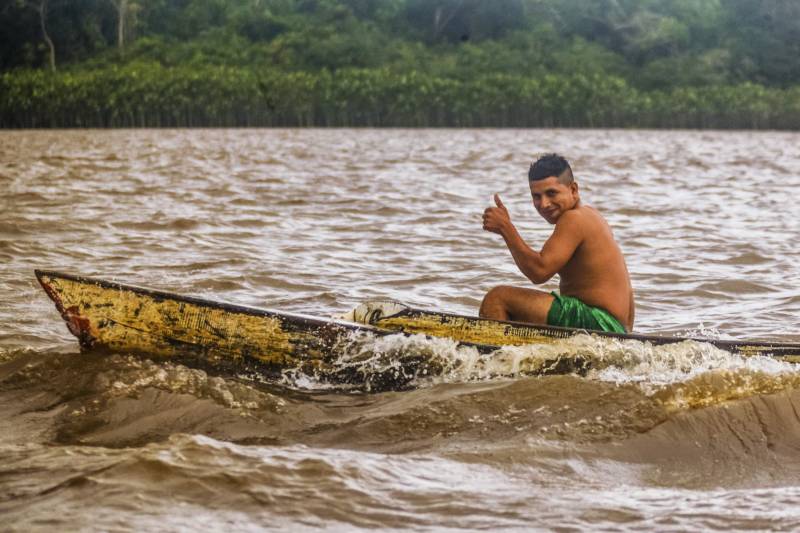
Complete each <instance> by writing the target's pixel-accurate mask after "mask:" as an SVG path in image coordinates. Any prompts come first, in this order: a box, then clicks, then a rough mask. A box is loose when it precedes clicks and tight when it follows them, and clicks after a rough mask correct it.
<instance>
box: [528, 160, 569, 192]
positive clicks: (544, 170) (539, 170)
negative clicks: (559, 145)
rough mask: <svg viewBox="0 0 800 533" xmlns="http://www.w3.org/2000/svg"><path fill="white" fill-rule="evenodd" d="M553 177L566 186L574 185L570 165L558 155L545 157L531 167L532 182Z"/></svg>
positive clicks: (529, 175) (530, 178)
mask: <svg viewBox="0 0 800 533" xmlns="http://www.w3.org/2000/svg"><path fill="white" fill-rule="evenodd" d="M551 176H555V177H557V178H558V181H559V182H561V183H563V184H564V185H568V184H570V183H572V181H573V179H574V178H573V177H572V168H570V166H569V163H567V160H566V159H564V158H563V157H561V156H560V155H558V154H545V155H543V156H542V157H540V158H539V159H537V160H536V162H534V163H533V164H532V165H531V169H530V170H529V171H528V179H529V180H530V181H539V180H543V179H546V178H549V177H551Z"/></svg>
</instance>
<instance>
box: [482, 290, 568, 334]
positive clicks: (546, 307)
mask: <svg viewBox="0 0 800 533" xmlns="http://www.w3.org/2000/svg"><path fill="white" fill-rule="evenodd" d="M554 299H555V298H553V295H552V294H550V293H549V292H544V291H538V290H536V289H522V288H520V287H510V286H508V285H500V286H499V287H495V288H493V289H492V290H490V291H489V292H487V293H486V296H484V298H483V302H482V303H481V309H480V311H479V314H480V316H481V317H483V318H491V319H493V320H514V321H517V322H530V323H532V324H547V313H548V312H549V311H550V306H551V305H552V304H553V300H554Z"/></svg>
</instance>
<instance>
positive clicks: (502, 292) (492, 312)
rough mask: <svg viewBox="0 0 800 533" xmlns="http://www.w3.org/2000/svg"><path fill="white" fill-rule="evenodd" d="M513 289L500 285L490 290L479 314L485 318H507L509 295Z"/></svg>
mask: <svg viewBox="0 0 800 533" xmlns="http://www.w3.org/2000/svg"><path fill="white" fill-rule="evenodd" d="M511 289H513V287H510V286H508V285H498V286H497V287H493V288H491V289H489V292H487V293H486V296H484V297H483V302H481V308H480V310H479V311H478V314H479V315H480V316H482V317H484V318H505V317H506V316H508V305H507V301H508V295H509V293H510V292H511Z"/></svg>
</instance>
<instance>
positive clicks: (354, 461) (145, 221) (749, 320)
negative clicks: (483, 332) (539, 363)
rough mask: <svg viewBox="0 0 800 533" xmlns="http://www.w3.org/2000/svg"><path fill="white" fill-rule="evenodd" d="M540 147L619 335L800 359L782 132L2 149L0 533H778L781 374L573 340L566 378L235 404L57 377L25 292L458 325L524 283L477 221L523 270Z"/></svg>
mask: <svg viewBox="0 0 800 533" xmlns="http://www.w3.org/2000/svg"><path fill="white" fill-rule="evenodd" d="M546 151H558V152H561V153H563V154H565V155H566V156H567V157H569V158H570V160H571V162H572V164H573V168H574V171H575V174H576V176H577V179H578V181H579V185H580V187H581V191H582V195H583V199H584V201H585V202H586V203H589V204H590V205H593V206H595V207H597V208H598V209H599V210H600V211H601V212H603V214H605V215H606V217H607V218H608V220H609V222H610V223H611V226H612V227H613V229H614V232H615V235H616V237H617V239H618V240H619V242H620V244H621V247H622V249H623V251H624V253H625V256H626V258H627V261H628V266H629V269H630V271H631V274H632V277H633V284H634V288H635V290H636V294H637V303H638V306H637V321H636V326H635V329H636V331H637V332H641V333H659V334H666V335H678V334H681V335H699V336H705V337H708V338H733V339H743V338H754V339H762V340H764V339H778V340H782V341H787V342H800V266H798V265H800V251H798V246H797V242H798V236H800V208H798V207H797V201H798V192H797V191H798V189H800V135H798V134H794V133H775V132H759V133H750V132H690V131H601V130H553V131H551V130H131V131H124V130H120V131H30V132H28V131H16V132H9V131H6V132H0V412H1V415H0V456H2V458H3V460H2V462H0V515H2V517H3V518H2V528H0V529H3V530H10V531H29V530H54V529H61V530H106V531H124V530H159V531H189V530H196V529H206V530H208V529H233V530H242V531H249V530H253V531H256V530H264V529H275V530H314V529H328V530H359V529H364V530H367V529H374V528H380V529H397V530H399V529H412V530H460V529H467V530H475V529H491V530H496V529H504V530H521V531H528V530H532V529H534V530H535V529H559V530H581V529H604V530H651V529H662V530H681V531H683V530H709V529H724V530H732V529H733V530H736V529H739V530H742V529H770V530H793V529H797V528H798V527H800V510H798V509H800V505H799V504H800V483H799V482H798V479H800V478H799V477H798V476H800V460H798V457H799V455H798V452H800V388H798V387H800V372H798V370H797V369H795V367H793V366H791V365H789V364H785V363H780V362H778V361H774V360H770V359H766V358H752V359H742V358H739V357H736V356H733V355H731V354H728V353H726V352H723V351H720V350H717V349H714V348H713V347H712V346H711V345H709V344H706V343H699V342H689V343H683V344H677V345H670V346H664V347H653V346H650V345H646V344H641V343H637V342H633V341H630V342H619V341H603V340H601V339H597V338H593V337H589V336H581V337H578V338H575V339H571V340H567V341H563V343H562V344H560V345H559V346H558V347H557V348H555V349H558V350H560V351H561V352H566V353H575V354H578V353H580V354H582V355H584V356H585V355H586V354H589V356H590V357H592V358H593V359H594V360H595V368H594V370H592V371H591V372H590V373H589V375H587V376H583V377H581V376H574V375H566V376H550V377H529V376H520V375H516V374H515V369H516V368H519V364H520V361H521V360H523V359H524V358H526V357H530V356H531V355H532V354H534V353H540V352H541V351H542V350H546V349H547V348H545V347H535V346H534V347H524V348H516V349H509V350H507V351H506V352H504V353H503V354H501V356H498V357H495V358H494V359H491V360H487V359H485V358H481V357H479V356H478V355H477V354H476V353H472V352H470V351H469V350H463V349H459V348H456V347H455V346H453V345H452V344H451V343H447V342H440V343H437V342H435V341H420V340H418V339H417V340H414V341H413V342H409V341H408V340H403V339H397V338H394V339H393V338H389V339H376V341H375V346H374V351H375V352H376V353H380V354H382V355H381V357H382V359H381V360H380V361H379V363H380V364H392V362H393V361H392V357H395V355H397V356H398V357H400V356H402V355H403V354H406V355H407V354H408V353H412V355H413V353H417V352H420V353H425V354H427V353H431V354H435V356H436V357H439V358H443V359H448V358H449V359H450V360H452V361H454V362H457V363H458V364H454V365H452V368H453V370H452V371H449V372H446V373H445V374H443V375H439V376H431V377H428V378H419V379H418V380H417V382H416V383H414V386H413V387H412V388H411V390H404V391H393V392H382V393H366V392H364V391H362V390H350V389H345V388H337V387H334V386H331V385H327V384H324V383H320V382H317V381H315V379H314V377H313V376H305V375H299V374H297V373H291V372H289V373H287V375H286V376H285V378H284V379H283V380H281V381H279V382H254V381H252V380H248V379H244V378H243V377H240V376H220V375H209V374H207V373H205V372H203V371H202V370H199V369H193V368H187V367H185V366H182V365H180V364H177V363H176V362H171V361H164V360H157V359H148V358H144V357H141V356H134V355H132V354H125V353H104V352H100V351H98V352H95V353H88V354H81V353H79V351H78V348H77V342H76V341H75V339H74V338H72V337H71V336H70V335H69V333H68V332H67V330H66V327H65V326H64V324H63V322H62V321H61V319H60V317H59V316H58V314H57V313H56V311H55V308H54V306H53V305H52V303H51V302H50V301H49V300H48V299H47V297H46V296H45V294H44V292H43V291H42V290H41V289H40V288H39V287H38V285H37V284H36V281H35V278H34V276H33V269H34V268H51V269H57V270H63V271H66V272H71V273H75V274H84V275H90V276H96V277H101V278H106V279H113V280H117V281H120V282H126V283H132V284H137V285H144V286H149V287H153V288H158V289H164V290H168V291H172V292H179V293H184V294H190V295H198V296H203V297H207V298H214V299H219V300H223V301H229V302H234V303H239V304H244V305H254V306H260V307H270V308H276V309H283V310H287V311H297V312H304V313H310V314H317V315H322V316H328V315H331V314H333V313H339V312H343V311H346V310H348V309H350V308H352V307H353V306H355V305H356V304H358V303H359V302H361V301H363V300H366V299H371V298H393V299H397V300H401V301H405V302H409V303H413V304H415V305H416V306H418V307H427V308H433V309H441V310H448V311H453V312H458V313H467V314H474V313H475V312H476V309H477V307H478V305H479V303H480V300H481V297H482V295H483V294H484V292H485V291H486V290H488V289H489V288H490V287H492V286H493V285H495V284H500V283H504V284H518V285H520V286H526V285H527V282H526V280H525V279H524V278H523V277H522V276H521V274H519V273H518V272H517V271H516V269H515V267H514V264H513V261H512V260H511V257H510V255H509V254H508V252H507V251H506V250H505V248H504V246H503V244H502V241H501V239H500V238H499V237H498V236H496V235H493V234H488V233H485V232H483V231H481V213H482V211H483V209H484V208H485V207H487V206H488V205H490V201H491V197H492V194H494V193H495V192H497V193H500V194H501V196H502V198H503V200H504V202H505V204H506V205H507V206H508V208H509V210H510V212H511V215H512V219H513V220H514V221H515V223H517V225H518V227H519V228H520V230H521V232H522V234H523V235H524V237H525V238H526V239H527V240H528V241H529V242H530V243H531V244H533V245H541V243H542V242H543V241H544V239H546V238H547V236H548V234H549V226H547V224H546V223H545V222H544V221H543V220H541V219H539V218H538V215H537V214H536V213H535V212H534V210H533V208H532V206H531V202H530V198H529V193H528V190H527V183H526V172H527V166H528V164H529V163H530V160H531V158H533V157H534V156H535V155H537V154H540V153H543V152H546ZM556 286H557V281H556V280H552V281H551V282H549V283H548V284H546V285H545V287H546V288H547V289H553V288H555V287H556ZM550 349H553V348H550ZM537 350H538V351H537ZM387 354H388V355H387ZM376 364H377V363H376Z"/></svg>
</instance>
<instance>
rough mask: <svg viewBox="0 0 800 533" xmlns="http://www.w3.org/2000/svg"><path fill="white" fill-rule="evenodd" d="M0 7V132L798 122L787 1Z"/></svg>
mask: <svg viewBox="0 0 800 533" xmlns="http://www.w3.org/2000/svg"><path fill="white" fill-rule="evenodd" d="M0 6H1V7H0V72H2V74H0V126H2V127H76V126H77V127H86V126H100V127H116V126H123V127H129V126H313V125H317V126H501V127H503V126H515V127H537V126H545V127H551V126H568V127H570V126H575V127H579V126H581V127H583V126H589V127H609V126H610V127H618V126H623V127H625V126H628V127H720V128H782V129H798V128H799V127H800V0H591V1H589V0H0Z"/></svg>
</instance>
